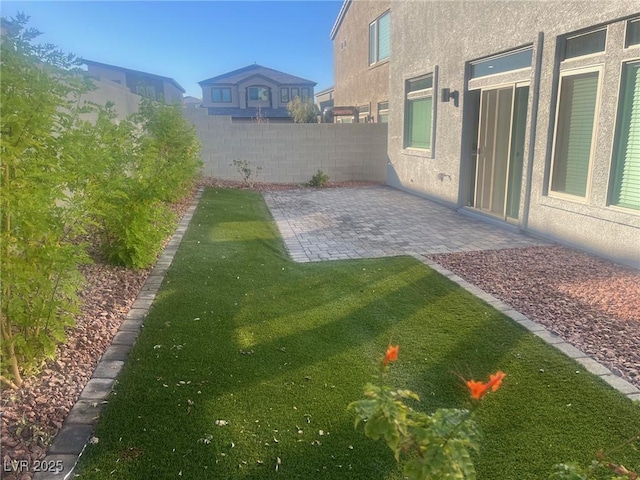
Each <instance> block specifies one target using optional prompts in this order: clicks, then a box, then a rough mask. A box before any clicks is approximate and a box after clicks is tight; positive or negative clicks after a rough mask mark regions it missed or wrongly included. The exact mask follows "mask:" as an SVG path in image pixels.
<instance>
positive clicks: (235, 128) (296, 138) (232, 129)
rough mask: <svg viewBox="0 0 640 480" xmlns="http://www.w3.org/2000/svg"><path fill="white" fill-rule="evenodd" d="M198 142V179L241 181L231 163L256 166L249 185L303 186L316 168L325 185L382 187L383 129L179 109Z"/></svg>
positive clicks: (384, 155) (384, 132) (384, 173)
mask: <svg viewBox="0 0 640 480" xmlns="http://www.w3.org/2000/svg"><path fill="white" fill-rule="evenodd" d="M183 111H184V115H185V117H186V118H187V119H188V120H190V121H191V122H192V123H193V124H194V125H195V127H196V130H197V132H198V136H199V138H200V141H201V142H202V154H201V157H202V162H203V164H204V167H203V174H204V175H206V176H210V177H216V178H220V179H223V180H241V177H240V175H239V174H238V171H237V170H236V168H235V167H234V166H233V165H232V162H233V161H234V160H236V159H239V160H247V161H248V162H249V164H250V166H251V168H252V169H254V171H255V169H256V167H258V166H259V167H261V170H260V171H259V173H258V175H257V177H255V178H254V180H255V181H259V182H276V183H305V182H308V181H309V180H310V179H311V177H312V176H313V175H314V174H315V173H316V172H317V171H318V170H319V169H320V170H322V171H323V172H324V173H325V174H327V175H328V176H329V180H330V181H335V182H345V181H376V182H385V181H386V172H387V125H386V124H340V125H338V124H328V123H323V124H293V123H291V124H278V123H271V124H270V123H267V124H255V123H246V124H245V123H231V118H230V117H224V116H209V115H207V112H206V109H201V108H195V109H186V108H185V109H184V110H183Z"/></svg>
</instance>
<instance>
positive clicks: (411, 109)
mask: <svg viewBox="0 0 640 480" xmlns="http://www.w3.org/2000/svg"><path fill="white" fill-rule="evenodd" d="M405 98H406V104H405V105H406V107H405V135H404V146H405V148H418V149H421V150H431V135H432V129H433V122H432V120H433V74H429V75H425V76H424V77H421V78H417V79H414V80H409V81H407V83H406V93H405Z"/></svg>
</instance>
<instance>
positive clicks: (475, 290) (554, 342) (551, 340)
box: [411, 253, 640, 402]
mask: <svg viewBox="0 0 640 480" xmlns="http://www.w3.org/2000/svg"><path fill="white" fill-rule="evenodd" d="M411 256H412V257H413V258H415V259H416V260H418V261H420V262H422V263H424V264H425V265H427V266H428V267H430V268H432V269H434V270H435V271H436V272H438V273H440V274H441V275H444V276H445V277H447V278H449V279H450V280H452V281H453V282H455V283H457V284H458V285H460V286H461V287H462V288H464V289H465V290H467V291H468V292H469V293H471V294H473V295H475V296H476V297H478V298H480V299H481V300H484V301H485V302H487V303H488V304H489V305H491V306H492V307H493V308H495V309H496V310H498V311H500V312H502V313H504V314H505V315H506V316H508V317H510V318H511V319H512V320H513V321H514V322H516V323H518V324H520V325H522V326H523V327H524V328H526V329H527V330H529V331H530V332H531V333H533V334H534V335H536V336H537V337H539V338H541V339H542V340H544V341H545V342H546V343H548V344H549V345H551V346H552V347H555V348H557V349H558V350H560V351H561V352H562V353H564V354H565V355H566V356H568V357H569V358H571V359H573V360H575V361H576V362H577V363H579V364H580V365H581V366H582V367H584V368H585V370H587V371H588V372H589V373H592V374H593V375H596V376H598V377H600V378H602V379H603V380H604V381H605V382H607V383H608V384H609V385H610V386H611V387H613V388H615V389H616V390H618V391H619V392H621V393H622V394H624V395H626V396H627V398H629V399H630V400H632V401H636V402H640V389H638V388H637V387H636V386H635V385H633V384H631V383H629V382H627V381H626V380H624V379H623V378H621V377H619V376H617V375H616V374H614V373H613V372H612V371H611V370H609V369H608V368H607V367H605V366H604V365H602V364H601V363H599V362H597V361H596V360H594V359H593V358H591V357H590V356H589V355H587V354H586V353H584V352H583V351H582V350H580V349H578V348H576V347H574V346H573V345H571V344H570V343H567V342H565V341H564V340H563V339H562V338H561V337H559V336H558V335H555V334H553V333H551V332H550V331H549V330H547V329H546V328H544V327H543V326H542V325H540V324H539V323H536V322H535V321H533V320H531V319H529V318H528V317H526V316H525V315H523V314H522V313H520V312H518V311H516V310H514V309H513V308H511V307H510V306H509V305H507V304H506V303H504V302H503V301H502V300H500V299H498V298H496V297H494V296H493V295H491V294H489V293H487V292H485V291H484V290H482V289H481V288H479V287H477V286H475V285H472V284H471V283H469V282H467V281H466V280H464V279H463V278H461V277H459V276H458V275H456V274H455V273H453V272H451V271H450V270H447V269H446V268H444V267H442V266H441V265H439V264H437V263H435V262H434V261H432V260H429V259H428V258H426V257H424V256H423V255H420V254H418V253H412V254H411Z"/></svg>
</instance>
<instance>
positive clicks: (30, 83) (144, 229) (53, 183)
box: [0, 14, 200, 388]
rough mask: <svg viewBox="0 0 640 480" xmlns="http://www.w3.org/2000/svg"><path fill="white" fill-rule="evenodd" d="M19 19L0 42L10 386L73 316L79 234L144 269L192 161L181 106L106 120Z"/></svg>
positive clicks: (83, 85) (168, 224)
mask: <svg viewBox="0 0 640 480" xmlns="http://www.w3.org/2000/svg"><path fill="white" fill-rule="evenodd" d="M27 22H28V17H26V16H25V15H22V14H19V15H18V16H17V17H16V18H13V19H11V22H9V24H8V29H7V35H6V36H4V37H3V39H2V43H1V45H0V48H1V52H0V53H1V58H0V61H1V68H2V82H1V84H0V87H1V99H0V100H1V103H2V116H1V117H0V153H1V157H0V161H1V164H0V186H1V188H2V195H0V242H1V243H0V274H1V278H0V280H1V298H0V301H1V309H0V315H1V316H0V334H1V336H2V346H1V348H0V380H1V381H2V382H3V383H4V384H6V385H8V386H10V387H12V388H18V387H19V386H20V385H21V383H22V375H23V374H24V373H31V372H33V371H35V370H36V369H37V368H38V367H39V366H40V365H41V364H42V362H43V361H44V360H45V359H46V358H49V357H52V356H53V355H54V354H55V349H56V345H57V344H58V343H59V342H61V341H63V340H64V330H65V327H67V326H70V325H72V324H73V319H74V314H75V313H76V312H77V310H78V307H79V300H78V295H77V292H78V291H79V289H80V287H81V285H82V282H83V279H82V276H81V274H80V273H79V269H78V267H79V265H80V264H82V263H83V262H88V261H89V258H88V255H87V254H86V249H85V245H84V244H83V243H82V242H81V241H80V239H81V238H85V237H86V236H87V235H86V234H87V232H89V233H91V234H92V235H93V237H95V238H96V239H97V241H98V243H99V245H100V246H101V247H102V249H103V250H104V252H105V254H106V257H107V259H108V260H109V261H111V262H112V263H116V264H119V265H124V266H128V267H135V268H143V267H147V266H149V265H151V264H152V263H153V261H154V260H155V258H156V256H157V253H158V252H159V250H160V249H161V248H162V243H163V241H164V239H165V238H166V237H167V235H168V233H169V232H170V230H171V228H172V227H173V226H174V225H175V214H173V213H172V212H171V210H170V208H169V207H168V202H171V201H175V200H177V199H178V198H180V197H181V196H183V195H184V194H185V193H186V192H187V191H188V189H189V186H190V184H191V183H192V182H193V180H194V178H195V176H196V175H197V172H198V169H199V166H200V160H199V148H200V147H199V143H198V139H197V136H196V134H195V129H194V128H193V127H192V126H190V125H189V124H188V123H187V122H186V120H185V119H184V118H183V117H182V112H181V110H180V107H179V106H168V105H164V104H159V103H154V102H152V101H150V100H144V101H143V102H142V104H141V106H140V110H139V113H137V114H135V115H132V116H130V117H129V118H127V119H124V120H120V121H116V115H115V112H114V109H113V105H112V104H107V105H105V106H99V105H88V104H85V103H83V100H82V98H83V94H85V93H86V92H88V91H89V90H90V89H92V88H94V87H93V86H92V84H91V81H90V80H88V79H87V78H86V77H84V76H83V75H81V74H79V72H78V71H76V69H75V68H74V65H75V64H76V62H75V58H74V57H73V56H72V55H65V54H63V53H62V52H60V51H58V50H56V49H55V47H54V46H52V45H44V46H42V45H34V44H33V40H34V39H35V38H36V37H37V36H38V35H39V34H40V32H38V31H37V30H35V29H32V28H26V24H27ZM90 111H91V112H94V113H97V120H96V121H95V122H88V121H86V120H85V119H83V114H84V113H88V112H90Z"/></svg>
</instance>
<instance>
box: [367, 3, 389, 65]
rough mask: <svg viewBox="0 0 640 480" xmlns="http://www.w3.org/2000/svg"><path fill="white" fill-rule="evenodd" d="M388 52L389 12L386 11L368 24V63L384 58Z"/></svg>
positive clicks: (374, 62)
mask: <svg viewBox="0 0 640 480" xmlns="http://www.w3.org/2000/svg"><path fill="white" fill-rule="evenodd" d="M390 53H391V12H386V13H384V14H383V15H382V16H381V17H378V18H377V19H376V20H375V21H373V22H371V24H370V25H369V65H375V64H376V63H378V62H381V61H382V60H386V59H387V58H389V55H390Z"/></svg>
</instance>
